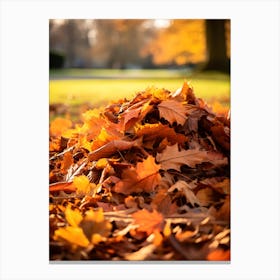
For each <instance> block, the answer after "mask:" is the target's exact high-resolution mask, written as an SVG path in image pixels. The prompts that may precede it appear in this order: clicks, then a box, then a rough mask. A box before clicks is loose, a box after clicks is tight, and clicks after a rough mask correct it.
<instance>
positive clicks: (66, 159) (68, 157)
mask: <svg viewBox="0 0 280 280" xmlns="http://www.w3.org/2000/svg"><path fill="white" fill-rule="evenodd" d="M73 163H74V160H73V156H72V153H71V152H67V153H65V154H64V155H63V160H62V163H61V170H62V171H63V172H67V170H68V169H69V168H70V166H71V165H72V164H73Z"/></svg>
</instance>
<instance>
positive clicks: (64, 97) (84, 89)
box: [49, 69, 230, 107]
mask: <svg viewBox="0 0 280 280" xmlns="http://www.w3.org/2000/svg"><path fill="white" fill-rule="evenodd" d="M85 76H86V77H89V76H93V77H95V78H94V79H78V77H85ZM63 77H67V79H63ZM101 77H102V78H101ZM106 77H110V78H108V79H106ZM117 77H120V78H121V79H116V78H117ZM50 78H60V79H58V80H52V79H51V80H50V83H49V101H50V104H54V103H63V104H65V105H70V106H79V105H81V104H84V103H90V104H92V105H93V106H97V107H99V106H103V105H106V104H107V103H108V102H110V101H114V100H118V99H121V98H124V97H126V98H128V99H130V98H131V97H133V95H134V94H135V93H137V92H139V91H142V90H145V89H146V88H147V87H151V86H155V87H158V88H165V89H168V90H170V91H175V90H176V89H178V88H179V87H181V86H182V84H183V82H184V80H187V81H190V82H191V85H192V86H193V88H194V92H195V94H196V96H197V97H201V98H203V99H205V100H206V101H207V102H215V101H218V102H220V103H221V104H223V105H226V106H228V105H229V102H230V79H229V77H228V76H226V75H222V74H217V73H200V74H192V75H191V74H187V75H186V73H184V72H183V71H176V70H175V71H174V70H173V71H171V70H133V71H131V70H130V71H128V70H107V69H106V70H71V69H70V70H62V71H60V72H57V71H55V72H50ZM61 78H62V79H61ZM69 78H70V79H69ZM71 78H73V79H71ZM99 78H100V79H99ZM112 78H114V79H112Z"/></svg>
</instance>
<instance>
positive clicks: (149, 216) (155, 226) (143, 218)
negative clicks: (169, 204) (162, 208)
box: [132, 209, 164, 235]
mask: <svg viewBox="0 0 280 280" xmlns="http://www.w3.org/2000/svg"><path fill="white" fill-rule="evenodd" d="M132 217H133V218H134V223H135V224H137V225H139V227H138V228H137V230H139V231H143V232H146V233H147V234H148V235H150V234H152V233H153V232H155V231H161V230H163V227H164V218H163V216H162V214H160V213H159V212H157V211H156V210H153V212H149V211H148V210H146V209H142V210H139V211H137V212H135V213H133V214H132Z"/></svg>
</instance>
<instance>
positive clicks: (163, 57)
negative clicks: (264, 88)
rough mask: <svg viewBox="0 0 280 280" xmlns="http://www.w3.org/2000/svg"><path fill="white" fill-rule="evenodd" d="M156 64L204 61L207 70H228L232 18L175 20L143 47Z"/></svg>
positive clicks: (199, 62) (185, 63)
mask: <svg viewBox="0 0 280 280" xmlns="http://www.w3.org/2000/svg"><path fill="white" fill-rule="evenodd" d="M143 54H150V55H152V57H153V61H154V63H156V64H167V65H172V64H175V65H191V64H201V65H203V64H204V69H205V70H217V71H222V72H229V57H230V22H229V20H201V19H195V20H172V21H170V26H169V27H166V28H164V29H160V30H159V32H158V33H157V36H156V37H155V39H154V40H152V41H151V42H150V44H149V45H148V46H147V47H146V48H145V49H144V50H143Z"/></svg>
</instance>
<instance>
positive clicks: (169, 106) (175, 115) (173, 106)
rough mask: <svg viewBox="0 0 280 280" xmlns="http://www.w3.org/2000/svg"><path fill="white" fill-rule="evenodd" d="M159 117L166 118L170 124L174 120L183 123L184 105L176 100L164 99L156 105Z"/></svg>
mask: <svg viewBox="0 0 280 280" xmlns="http://www.w3.org/2000/svg"><path fill="white" fill-rule="evenodd" d="M158 109H159V114H160V117H161V118H164V119H166V120H167V121H168V122H169V123H170V124H173V123H174V122H176V123H177V124H181V125H183V124H184V123H185V121H186V119H187V117H186V111H187V110H186V107H184V105H182V103H181V102H178V101H176V100H165V101H162V102H161V103H160V104H159V105H158Z"/></svg>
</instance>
